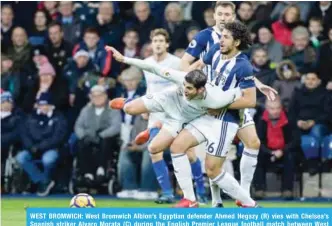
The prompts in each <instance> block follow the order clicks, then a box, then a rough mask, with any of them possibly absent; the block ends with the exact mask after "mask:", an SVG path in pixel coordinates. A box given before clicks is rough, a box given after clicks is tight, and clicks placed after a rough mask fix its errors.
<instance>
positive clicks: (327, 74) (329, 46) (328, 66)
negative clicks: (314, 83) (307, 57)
mask: <svg viewBox="0 0 332 226" xmlns="http://www.w3.org/2000/svg"><path fill="white" fill-rule="evenodd" d="M328 38H329V39H328V42H327V43H325V44H323V45H322V46H321V47H320V49H319V61H318V71H319V77H320V79H321V80H322V82H323V85H326V88H327V89H328V90H330V91H331V90H332V73H331V72H332V26H331V27H330V28H329V30H328Z"/></svg>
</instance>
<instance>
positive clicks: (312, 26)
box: [309, 17, 325, 49]
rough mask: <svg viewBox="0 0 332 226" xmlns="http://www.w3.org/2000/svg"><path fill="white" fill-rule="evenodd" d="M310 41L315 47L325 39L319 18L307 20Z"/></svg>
mask: <svg viewBox="0 0 332 226" xmlns="http://www.w3.org/2000/svg"><path fill="white" fill-rule="evenodd" d="M309 31H310V41H311V44H312V46H313V47H314V48H315V49H317V48H319V47H320V46H321V44H322V41H324V40H325V37H324V36H323V24H322V20H321V19H320V18H315V17H313V18H310V20H309Z"/></svg>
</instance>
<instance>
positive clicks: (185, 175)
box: [171, 129, 205, 207]
mask: <svg viewBox="0 0 332 226" xmlns="http://www.w3.org/2000/svg"><path fill="white" fill-rule="evenodd" d="M203 139H205V138H204V137H203ZM199 143H200V142H199V140H197V139H196V137H195V136H194V135H192V133H191V132H190V131H189V130H187V129H183V130H182V131H181V132H180V134H179V135H178V136H177V137H176V138H175V140H174V141H173V143H172V145H171V156H172V162H173V167H174V173H175V176H176V179H177V181H178V184H179V186H180V188H181V189H182V191H183V196H184V198H183V199H182V200H181V201H180V202H179V203H178V204H177V205H176V207H197V206H198V203H197V202H196V197H195V193H194V188H193V183H192V174H191V167H190V162H189V159H188V156H187V154H186V151H187V150H188V149H190V148H192V147H195V146H197V145H198V144H199Z"/></svg>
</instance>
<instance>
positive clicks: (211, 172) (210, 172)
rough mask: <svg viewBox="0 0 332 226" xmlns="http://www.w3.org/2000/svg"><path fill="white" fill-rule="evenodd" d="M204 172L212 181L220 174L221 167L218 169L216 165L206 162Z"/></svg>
mask: <svg viewBox="0 0 332 226" xmlns="http://www.w3.org/2000/svg"><path fill="white" fill-rule="evenodd" d="M205 172H206V175H207V176H208V177H209V178H210V179H214V178H216V177H217V176H218V175H219V174H220V173H221V167H218V166H217V165H216V164H211V163H208V162H206V163H205Z"/></svg>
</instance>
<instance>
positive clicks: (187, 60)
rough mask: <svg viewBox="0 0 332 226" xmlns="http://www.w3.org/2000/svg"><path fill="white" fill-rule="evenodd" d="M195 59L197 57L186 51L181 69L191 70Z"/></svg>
mask: <svg viewBox="0 0 332 226" xmlns="http://www.w3.org/2000/svg"><path fill="white" fill-rule="evenodd" d="M194 61H195V57H193V56H192V55H190V54H189V53H184V55H183V57H182V58H181V62H180V69H181V71H190V66H191V64H192V63H193V62H194Z"/></svg>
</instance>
